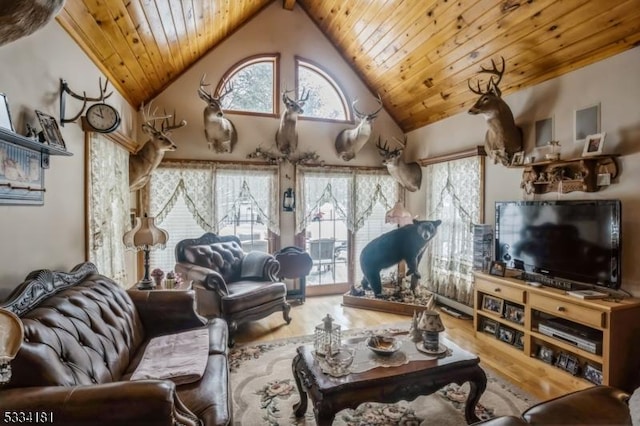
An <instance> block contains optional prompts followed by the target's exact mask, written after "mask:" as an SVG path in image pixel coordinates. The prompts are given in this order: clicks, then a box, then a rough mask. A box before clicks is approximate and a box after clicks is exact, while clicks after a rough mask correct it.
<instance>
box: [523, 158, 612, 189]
mask: <svg viewBox="0 0 640 426" xmlns="http://www.w3.org/2000/svg"><path fill="white" fill-rule="evenodd" d="M616 157H617V155H597V156H592V157H580V158H572V159H568V160H553V161H540V162H536V163H531V164H525V165H524V171H523V172H522V182H521V184H520V187H521V188H523V189H524V190H525V191H526V192H527V193H528V194H531V193H535V194H545V193H547V192H561V193H568V192H573V191H583V192H596V191H598V190H599V189H600V188H601V186H604V185H599V183H598V175H608V176H609V183H610V182H611V181H613V179H615V178H616V177H617V176H618V164H617V162H616ZM609 183H607V185H608V184H609Z"/></svg>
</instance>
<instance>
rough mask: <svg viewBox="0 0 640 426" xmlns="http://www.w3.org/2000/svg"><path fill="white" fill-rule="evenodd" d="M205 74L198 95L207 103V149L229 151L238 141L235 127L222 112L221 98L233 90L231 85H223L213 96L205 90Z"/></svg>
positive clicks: (205, 133)
mask: <svg viewBox="0 0 640 426" xmlns="http://www.w3.org/2000/svg"><path fill="white" fill-rule="evenodd" d="M204 78H205V75H204V74H203V75H202V78H201V79H200V88H199V89H198V96H200V99H202V100H203V101H205V102H206V103H207V106H206V107H205V108H204V135H205V137H206V138H207V142H208V146H209V149H212V150H214V151H215V152H217V153H230V152H231V151H233V147H234V146H235V144H236V142H237V141H238V133H237V132H236V127H235V126H234V125H233V123H232V122H231V120H229V119H228V118H226V117H225V116H224V113H223V112H222V100H223V99H224V97H225V96H227V95H228V94H229V93H231V92H233V85H229V86H225V88H224V91H223V92H222V94H221V95H220V96H213V94H212V93H210V92H207V91H206V90H205V87H206V86H209V85H208V84H205V82H204Z"/></svg>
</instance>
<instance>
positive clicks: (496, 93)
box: [467, 58, 522, 166]
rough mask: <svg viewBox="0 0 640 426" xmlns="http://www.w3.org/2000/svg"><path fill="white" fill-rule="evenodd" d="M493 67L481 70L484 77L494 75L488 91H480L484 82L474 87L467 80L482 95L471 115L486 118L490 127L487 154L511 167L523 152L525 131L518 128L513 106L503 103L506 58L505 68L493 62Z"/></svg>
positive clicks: (486, 144) (488, 83)
mask: <svg viewBox="0 0 640 426" xmlns="http://www.w3.org/2000/svg"><path fill="white" fill-rule="evenodd" d="M491 65H492V68H491V69H488V68H484V67H483V66H481V67H480V74H482V73H485V74H491V77H490V78H489V81H488V82H487V86H486V89H485V90H482V89H481V88H480V81H478V82H477V84H476V88H473V87H471V82H470V81H467V85H468V86H469V89H470V90H471V91H472V92H473V93H475V94H477V95H480V98H479V99H478V100H477V101H476V103H475V104H474V105H473V106H472V107H471V109H470V110H469V114H474V115H475V114H483V115H484V116H485V118H486V120H487V124H488V125H489V130H487V133H486V135H485V139H484V143H485V149H486V151H487V154H488V155H489V157H491V158H492V159H493V162H494V164H495V163H497V162H498V161H500V163H501V164H502V165H504V166H508V165H509V164H511V157H512V156H513V154H515V153H516V152H518V151H521V150H522V131H521V130H520V128H518V127H517V126H516V124H515V121H514V119H513V114H512V113H511V110H510V109H509V105H507V103H506V102H505V101H503V100H502V98H501V95H502V92H501V91H500V89H499V88H498V84H500V81H501V80H502V75H503V74H504V69H505V62H504V58H502V67H501V69H498V66H497V65H496V63H495V62H494V60H493V59H492V60H491ZM494 78H495V80H494Z"/></svg>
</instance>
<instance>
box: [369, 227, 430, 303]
mask: <svg viewBox="0 0 640 426" xmlns="http://www.w3.org/2000/svg"><path fill="white" fill-rule="evenodd" d="M441 223H442V221H440V220H414V221H413V224H411V225H405V226H403V227H401V228H398V229H394V230H393V231H389V232H387V233H385V234H382V235H380V236H379V237H378V238H376V239H374V240H371V241H370V242H369V244H367V245H366V246H365V247H364V249H362V253H360V268H362V273H363V274H364V278H363V279H362V287H363V288H365V289H369V290H373V293H374V294H375V296H376V297H380V296H381V295H382V282H381V281H380V271H381V270H383V269H384V268H388V267H390V266H393V265H395V264H396V263H398V262H400V261H401V260H404V261H405V262H406V263H407V275H411V274H413V275H415V277H416V278H420V274H419V273H418V264H419V263H420V259H421V258H422V254H423V253H424V250H425V248H426V247H427V243H428V242H429V241H430V240H431V239H432V238H433V237H434V236H435V235H436V230H437V228H438V226H440V224H441Z"/></svg>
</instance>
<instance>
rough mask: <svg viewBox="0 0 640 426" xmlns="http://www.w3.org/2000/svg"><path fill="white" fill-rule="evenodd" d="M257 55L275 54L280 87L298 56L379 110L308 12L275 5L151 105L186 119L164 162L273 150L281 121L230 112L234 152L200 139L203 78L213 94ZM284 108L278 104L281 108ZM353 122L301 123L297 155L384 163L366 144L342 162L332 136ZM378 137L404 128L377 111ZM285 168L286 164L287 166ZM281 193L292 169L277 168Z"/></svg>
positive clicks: (366, 107)
mask: <svg viewBox="0 0 640 426" xmlns="http://www.w3.org/2000/svg"><path fill="white" fill-rule="evenodd" d="M261 53H280V73H281V80H280V88H281V89H284V88H285V87H288V88H289V89H293V88H294V87H295V74H294V72H295V71H294V67H295V62H294V61H295V60H294V56H295V55H298V56H301V57H304V58H305V59H309V60H311V61H313V62H315V63H317V64H319V65H320V66H322V67H324V68H325V69H326V70H327V71H329V72H330V74H331V75H332V76H333V78H335V79H336V81H337V82H338V83H339V84H340V85H341V86H342V88H343V89H344V90H345V92H346V96H347V98H348V99H349V100H353V99H354V98H358V99H359V102H358V105H357V107H358V110H360V111H365V112H368V111H373V110H375V109H377V107H378V104H377V102H376V99H375V97H376V95H375V94H372V93H371V92H370V91H369V90H368V89H367V87H366V86H365V85H364V84H363V83H362V81H361V80H360V79H359V77H358V76H357V75H356V74H355V73H354V72H353V70H352V69H351V68H350V67H349V65H348V64H347V63H346V62H345V61H344V60H343V59H342V57H341V56H340V55H339V53H338V52H337V51H336V50H335V48H334V47H333V45H332V44H331V43H330V42H329V41H328V40H327V38H326V37H325V36H324V35H323V34H322V33H321V32H320V30H319V29H318V28H317V27H316V26H315V25H314V24H313V22H312V21H311V20H310V19H309V17H308V16H307V15H306V13H305V12H304V11H303V10H302V9H300V7H299V6H296V7H295V8H294V10H293V11H287V10H285V9H283V8H282V4H281V3H280V2H274V3H273V4H271V5H270V6H268V7H267V8H266V9H265V10H263V11H262V12H261V13H260V14H258V15H257V16H256V17H255V18H253V19H252V20H251V21H249V22H248V23H246V24H245V25H244V26H243V27H241V28H240V29H239V30H238V31H236V32H235V33H234V34H233V35H232V36H231V37H230V38H229V39H227V40H226V41H224V42H223V43H221V44H220V46H218V47H216V48H215V49H214V50H213V51H212V52H210V53H208V54H207V55H206V56H204V57H203V58H202V59H201V60H200V61H199V62H197V63H196V64H195V65H193V66H192V67H191V68H190V69H189V70H188V71H187V72H186V73H185V74H184V75H183V76H181V77H180V78H179V79H178V80H177V81H176V82H175V83H173V84H172V85H170V86H169V87H168V88H167V89H166V90H165V91H164V92H163V93H162V94H161V95H159V96H158V97H157V98H156V100H155V101H154V105H157V106H158V107H159V109H160V110H162V108H166V109H167V111H173V109H174V108H175V109H176V111H177V116H178V118H180V119H182V118H185V119H186V120H187V123H188V124H187V126H186V127H184V128H181V129H178V130H176V131H174V132H173V133H172V135H173V136H172V139H173V140H174V142H175V143H176V144H177V145H178V150H176V151H175V152H171V153H167V154H166V155H165V158H179V159H198V160H224V161H231V160H232V161H250V160H247V158H246V156H247V154H249V153H250V152H253V151H254V150H255V148H256V147H257V146H259V145H260V146H262V147H263V148H272V150H273V151H274V152H275V151H276V150H275V133H276V130H277V128H278V124H279V118H271V117H256V116H251V115H241V114H232V113H229V114H227V117H228V118H229V119H231V120H232V121H233V123H234V124H235V126H236V129H237V131H238V143H237V144H236V146H235V148H234V151H233V152H232V153H231V154H217V153H215V152H214V151H211V150H209V149H208V148H207V141H206V139H205V136H204V124H203V118H202V112H203V110H204V108H205V106H206V104H205V103H204V102H203V101H202V100H201V99H200V98H199V97H198V93H197V91H198V87H199V84H200V78H201V77H202V75H203V74H205V73H206V80H207V82H208V83H210V84H211V87H212V90H213V88H215V87H216V85H217V83H218V81H219V80H220V78H221V77H222V76H223V74H224V73H225V72H226V71H227V70H228V69H229V68H230V67H232V66H233V65H234V64H236V63H237V62H239V61H241V60H242V59H245V58H247V57H249V56H252V55H257V54H261ZM282 109H283V106H281V111H282ZM353 126H354V125H353V124H338V123H327V122H319V121H310V120H304V119H299V120H298V124H297V129H298V134H299V135H298V151H301V152H306V151H315V152H317V153H318V154H319V155H320V158H321V159H322V160H324V161H325V163H326V164H337V165H350V166H351V165H366V166H381V160H380V156H379V154H378V152H377V150H376V148H375V144H374V143H372V142H370V143H368V144H367V145H365V147H364V148H363V149H362V150H361V151H360V152H359V153H358V155H357V156H356V158H355V159H353V160H351V161H350V162H348V163H347V162H344V161H342V160H341V159H340V158H338V156H337V154H336V152H335V147H334V141H335V138H336V136H337V134H338V133H339V132H340V131H341V130H342V129H345V128H348V127H353ZM378 134H382V137H383V139H384V138H385V137H386V138H388V139H390V138H391V136H397V137H400V136H401V135H402V131H401V130H400V129H399V128H398V127H397V126H396V124H395V122H394V121H393V120H392V119H391V118H390V116H389V115H388V114H387V113H386V112H385V111H382V112H381V113H380V114H379V115H378V118H377V119H376V120H375V122H374V131H373V136H374V137H375V138H376V140H377V136H378ZM285 167H286V166H285ZM282 171H283V173H282V176H283V181H282V182H281V186H282V191H281V192H283V191H284V189H285V188H287V187H293V186H295V185H294V182H293V180H287V179H286V178H284V175H285V174H288V175H289V176H293V172H292V168H290V167H286V168H285V169H283V170H282ZM281 217H282V219H281V231H282V236H281V237H282V244H283V246H286V245H291V244H293V229H294V223H293V218H294V215H293V213H285V212H283V213H282V215H281Z"/></svg>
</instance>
